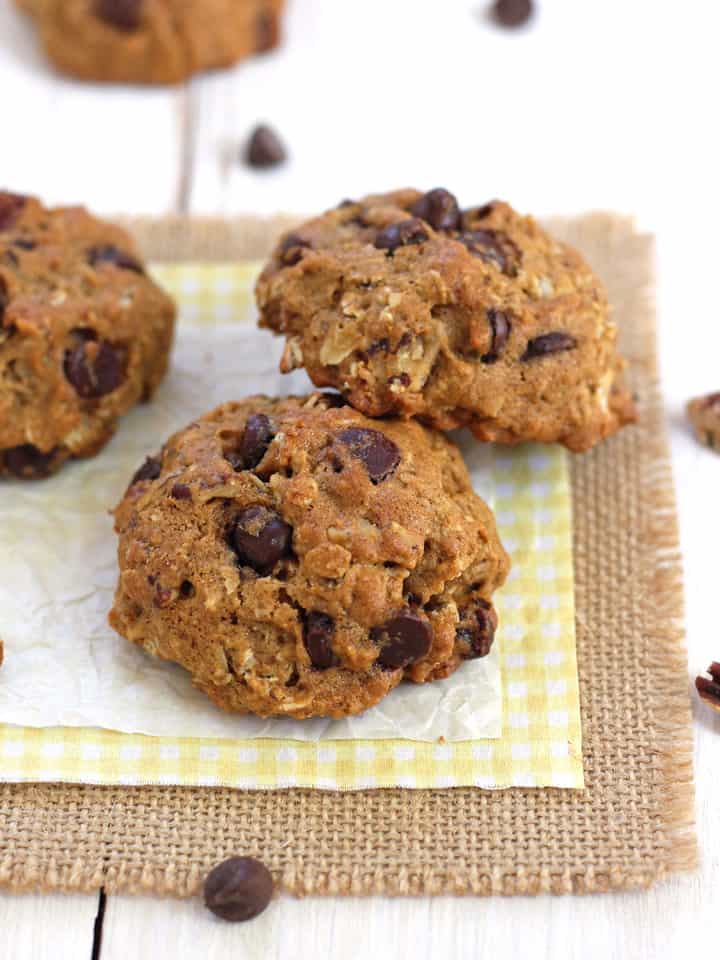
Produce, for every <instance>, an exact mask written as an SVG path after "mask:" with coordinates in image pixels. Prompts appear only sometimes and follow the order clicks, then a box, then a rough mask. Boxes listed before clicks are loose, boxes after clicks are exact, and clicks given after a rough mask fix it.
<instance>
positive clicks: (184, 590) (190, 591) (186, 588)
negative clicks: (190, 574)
mask: <svg viewBox="0 0 720 960" xmlns="http://www.w3.org/2000/svg"><path fill="white" fill-rule="evenodd" d="M180 593H181V594H182V596H183V597H194V596H195V586H194V584H193V583H192V581H191V580H183V582H182V583H181V584H180Z"/></svg>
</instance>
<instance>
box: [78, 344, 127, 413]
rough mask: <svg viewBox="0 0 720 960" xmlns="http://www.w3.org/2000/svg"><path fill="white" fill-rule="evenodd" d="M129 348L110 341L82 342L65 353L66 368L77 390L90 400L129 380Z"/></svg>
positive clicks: (102, 395) (110, 391) (111, 390)
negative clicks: (114, 344)
mask: <svg viewBox="0 0 720 960" xmlns="http://www.w3.org/2000/svg"><path fill="white" fill-rule="evenodd" d="M124 355H125V351H124V349H123V348H121V347H114V346H112V344H110V343H108V342H107V340H101V341H100V342H97V341H93V340H89V341H84V342H82V343H78V344H77V346H75V347H73V348H72V349H71V350H67V351H66V353H65V361H64V364H63V369H64V371H65V376H66V377H67V379H68V380H69V381H70V383H71V384H72V385H73V387H74V388H75V391H76V393H77V394H78V395H79V396H81V397H84V398H86V399H91V398H96V397H104V396H105V395H106V394H108V393H112V392H113V390H117V388H118V387H119V386H120V385H121V383H122V382H123V381H124V379H125V370H124Z"/></svg>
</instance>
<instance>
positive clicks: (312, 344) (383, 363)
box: [256, 189, 634, 451]
mask: <svg viewBox="0 0 720 960" xmlns="http://www.w3.org/2000/svg"><path fill="white" fill-rule="evenodd" d="M256 294H257V301H258V306H259V309H260V324H261V326H264V327H269V328H270V329H272V330H274V331H276V332H277V333H281V334H285V336H286V338H287V340H286V348H285V352H284V355H283V362H282V369H283V370H284V371H286V372H287V371H290V370H292V369H293V368H295V367H300V366H304V367H305V368H306V370H307V372H308V374H309V375H310V377H311V379H312V381H313V383H315V384H316V385H318V386H333V387H335V388H337V389H338V390H340V391H341V392H342V393H343V394H344V396H345V397H346V398H347V399H348V401H349V402H350V403H351V404H352V405H353V406H354V407H356V408H357V409H358V410H360V411H362V412H363V413H365V414H367V415H368V416H375V417H377V416H381V415H383V414H395V415H399V416H402V417H413V416H416V417H420V418H421V419H422V420H423V421H425V422H426V423H429V424H431V425H432V426H435V427H438V428H439V429H442V430H449V429H452V428H454V427H460V426H468V427H470V429H471V430H472V431H473V432H474V433H475V434H476V436H477V437H478V438H479V439H481V440H495V441H498V442H501V443H517V442H519V441H522V440H539V441H544V442H552V441H559V442H561V443H563V444H565V446H567V447H568V448H570V449H571V450H576V451H580V450H586V449H588V448H589V447H591V446H593V444H595V443H597V442H598V441H599V440H601V439H602V438H603V437H606V436H608V435H609V434H611V433H613V432H615V431H616V430H617V429H618V428H619V427H621V426H622V425H623V424H625V423H628V422H630V421H631V420H633V419H634V407H633V401H632V398H631V397H630V395H629V394H628V391H627V389H626V388H625V386H624V385H623V382H622V378H621V372H622V369H623V361H622V360H621V359H620V358H619V356H618V354H617V352H616V346H615V342H616V334H617V331H616V328H615V326H614V324H613V323H612V322H611V321H610V318H609V307H608V302H607V298H606V295H605V292H604V290H603V288H602V285H601V283H600V281H599V280H598V279H597V278H596V277H595V276H594V275H593V273H592V271H591V270H590V268H589V267H588V266H587V264H586V263H585V262H584V260H583V259H582V257H581V256H580V254H579V253H577V252H576V251H575V250H573V249H571V248H570V247H568V246H566V245H565V244H562V243H560V242H558V241H557V240H555V239H553V238H552V237H551V236H549V235H548V234H547V233H546V232H545V231H544V230H542V229H541V228H540V227H539V226H538V225H537V223H536V222H535V221H534V220H533V219H532V218H531V217H522V216H520V215H519V214H517V213H516V212H515V211H514V210H512V209H511V207H509V206H508V205H507V204H506V203H501V202H499V201H494V202H492V203H488V204H485V205H484V206H481V207H473V208H470V209H468V210H464V211H463V210H460V208H459V206H458V203H457V201H456V199H455V197H454V196H453V195H452V194H451V193H449V192H448V191H447V190H443V189H436V190H431V191H430V192H429V193H426V194H421V193H419V192H418V191H416V190H398V191H396V192H394V193H388V194H382V195H378V196H370V197H366V198H365V199H363V200H360V201H358V202H352V201H344V202H343V203H341V204H340V206H339V207H337V208H336V209H334V210H330V211H329V212H328V213H325V214H323V215H322V216H321V217H319V218H317V219H315V220H311V221H309V222H307V223H305V224H303V225H302V226H301V227H299V228H297V229H296V230H294V231H292V232H291V233H288V234H285V235H284V236H283V237H282V239H281V240H280V242H279V244H278V246H277V248H276V249H275V252H274V253H273V255H272V258H271V260H270V262H269V263H268V265H267V266H266V267H265V269H264V271H263V273H262V275H261V276H260V278H259V281H258V284H257V290H256Z"/></svg>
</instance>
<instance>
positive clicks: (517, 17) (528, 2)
mask: <svg viewBox="0 0 720 960" xmlns="http://www.w3.org/2000/svg"><path fill="white" fill-rule="evenodd" d="M532 12H533V5H532V0H495V6H494V7H493V16H494V17H495V20H496V21H497V22H498V23H499V24H500V25H501V26H503V27H520V26H522V25H523V24H524V23H527V21H528V20H529V19H530V17H531V15H532Z"/></svg>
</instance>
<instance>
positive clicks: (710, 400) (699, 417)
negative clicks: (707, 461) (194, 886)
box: [687, 393, 720, 453]
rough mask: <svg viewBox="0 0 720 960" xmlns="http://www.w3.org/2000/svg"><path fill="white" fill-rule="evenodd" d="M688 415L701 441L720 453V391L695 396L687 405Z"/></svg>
mask: <svg viewBox="0 0 720 960" xmlns="http://www.w3.org/2000/svg"><path fill="white" fill-rule="evenodd" d="M687 415H688V419H689V420H690V423H691V424H692V426H693V430H694V431H695V436H696V437H697V439H698V440H699V441H700V443H704V444H705V446H706V447H710V448H711V449H712V450H717V451H718V452H719V453H720V393H709V394H707V395H706V396H703V397H695V398H694V399H693V400H691V401H690V402H689V403H688V405H687Z"/></svg>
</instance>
